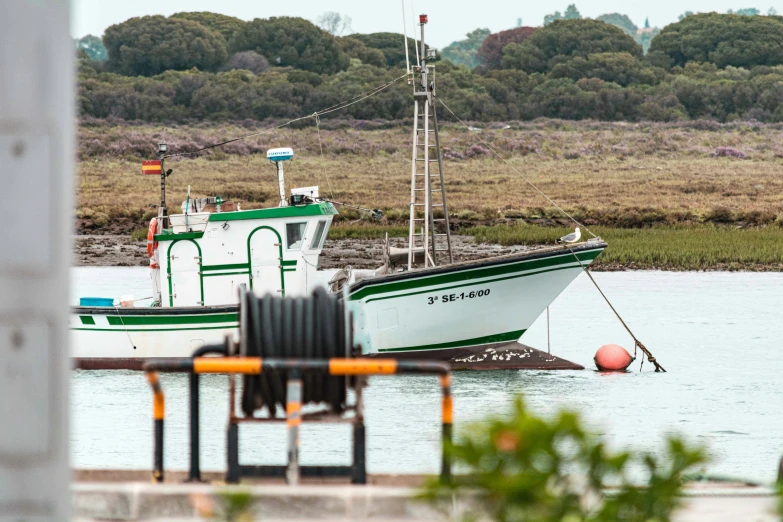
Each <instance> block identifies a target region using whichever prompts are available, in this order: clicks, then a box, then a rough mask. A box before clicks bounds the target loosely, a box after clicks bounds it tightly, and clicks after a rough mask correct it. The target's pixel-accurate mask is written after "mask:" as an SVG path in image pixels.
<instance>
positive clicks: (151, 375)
mask: <svg viewBox="0 0 783 522" xmlns="http://www.w3.org/2000/svg"><path fill="white" fill-rule="evenodd" d="M147 380H148V381H149V383H150V386H152V418H153V419H154V424H155V457H154V462H153V468H152V480H153V481H155V482H163V419H164V418H165V416H166V407H165V402H166V401H165V399H164V396H163V388H161V386H160V379H159V377H158V373H157V372H147Z"/></svg>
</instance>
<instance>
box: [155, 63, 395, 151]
mask: <svg viewBox="0 0 783 522" xmlns="http://www.w3.org/2000/svg"><path fill="white" fill-rule="evenodd" d="M407 76H408V73H407V72H406V73H405V74H403V75H402V76H399V77H397V78H395V79H393V80H390V81H388V82H386V83H384V84H383V85H381V86H379V87H376V88H375V89H373V90H371V91H366V92H363V93H359V94H357V95H355V96H353V97H351V98H348V99H347V100H344V101H341V102H340V103H336V104H334V105H332V106H331V107H327V108H326V109H322V110H320V111H316V112H314V113H312V114H308V115H306V116H300V117H298V118H294V119H293V120H289V121H287V122H285V123H281V124H280V125H277V126H275V127H272V128H270V129H264V130H261V131H258V132H253V133H251V134H247V135H245V136H239V137H237V138H231V139H230V140H225V141H221V142H220V143H213V144H212V145H207V146H205V147H201V148H199V149H196V150H191V151H186V152H174V153H171V154H166V155H165V156H163V158H164V159H165V158H173V157H176V156H191V155H193V154H198V153H199V152H203V151H205V150H208V149H214V148H215V147H222V146H223V145H228V144H229V143H234V142H235V141H241V140H246V139H248V138H254V137H256V136H261V135H263V134H269V133H271V132H274V131H276V130H278V129H282V128H283V127H287V126H288V125H291V124H292V123H296V122H298V121H302V120H306V119H308V118H317V117H318V116H323V115H324V114H329V113H331V112H335V111H339V110H341V109H345V108H347V107H350V106H351V105H354V104H356V103H359V102H360V101H363V100H366V99H367V98H370V97H371V96H375V95H376V94H378V93H379V92H381V91H383V90H384V89H387V88H389V87H391V86H392V85H393V84H395V83H397V82H398V81H400V80H402V79H403V78H406V77H407Z"/></svg>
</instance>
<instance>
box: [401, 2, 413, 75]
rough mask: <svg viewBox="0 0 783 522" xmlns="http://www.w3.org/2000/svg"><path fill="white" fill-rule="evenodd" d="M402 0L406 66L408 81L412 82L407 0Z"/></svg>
mask: <svg viewBox="0 0 783 522" xmlns="http://www.w3.org/2000/svg"><path fill="white" fill-rule="evenodd" d="M401 1H402V33H403V38H404V39H405V44H404V45H405V68H406V70H407V71H408V83H410V74H411V60H410V58H409V56H408V25H407V23H406V22H405V0H401Z"/></svg>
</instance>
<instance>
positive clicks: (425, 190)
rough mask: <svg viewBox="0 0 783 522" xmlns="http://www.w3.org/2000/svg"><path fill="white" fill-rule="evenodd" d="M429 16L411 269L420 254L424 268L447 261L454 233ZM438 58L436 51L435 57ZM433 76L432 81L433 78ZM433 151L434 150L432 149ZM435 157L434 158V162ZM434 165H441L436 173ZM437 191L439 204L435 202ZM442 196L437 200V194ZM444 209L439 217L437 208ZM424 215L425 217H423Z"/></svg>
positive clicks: (419, 99)
mask: <svg viewBox="0 0 783 522" xmlns="http://www.w3.org/2000/svg"><path fill="white" fill-rule="evenodd" d="M426 23H427V15H420V16H419V25H420V26H421V40H420V46H421V65H420V66H418V67H414V68H413V70H414V71H415V73H414V74H415V77H414V80H413V103H414V105H413V154H412V161H411V203H410V221H409V231H408V270H410V269H411V268H413V265H414V264H415V258H416V254H417V253H418V252H422V254H423V257H424V267H425V268H427V267H430V266H437V265H438V263H442V262H443V261H442V260H441V259H440V258H439V255H438V254H439V253H444V254H445V255H447V256H448V263H452V262H453V256H452V253H451V231H450V227H449V208H448V205H447V204H446V185H445V184H444V182H443V158H442V155H441V151H440V137H439V135H438V115H437V112H436V111H435V104H434V97H435V82H434V78H435V71H434V68H433V67H432V66H428V65H427V56H426V55H425V47H424V25H425V24H426ZM432 56H434V52H433V55H432ZM430 76H431V78H432V79H430ZM430 132H433V133H434V134H435V143H434V144H432V143H430ZM431 149H432V150H431ZM433 156H434V159H433ZM431 163H437V165H438V170H437V173H435V174H433V173H432V169H431V168H430V164H431ZM433 192H434V193H435V194H436V200H435V201H436V202H434V203H433V198H432V195H433ZM438 194H439V195H440V196H439V197H437V195H438ZM436 208H437V209H440V210H441V212H442V216H441V213H438V215H437V217H436V214H435V209H436ZM419 216H421V217H419Z"/></svg>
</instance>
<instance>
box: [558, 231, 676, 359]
mask: <svg viewBox="0 0 783 522" xmlns="http://www.w3.org/2000/svg"><path fill="white" fill-rule="evenodd" d="M565 247H566V248H567V249H568V250H569V251H570V252H571V255H573V256H574V259H576V262H577V263H579V266H580V267H582V270H584V272H585V274H587V277H589V278H590V281H592V282H593V285H595V288H596V290H598V293H600V294H601V297H603V298H604V301H606V304H608V305H609V308H611V309H612V312H614V315H616V316H617V319H619V320H620V323H621V324H622V325H623V328H625V331H626V332H628V335H630V336H631V338H632V339H633V342H634V347H633V356H634V358H636V349H637V348H639V349H640V350H641V351H642V352H644V354H645V355H647V360H648V361H650V362H651V363H652V364H653V365H655V371H656V372H664V373H666V370H665V369H664V367H663V366H661V365H660V364H659V363H658V361H657V360H656V359H655V357H653V354H652V353H651V352H650V350H648V349H647V347H646V346H644V344H642V342H641V341H640V340H639V339H638V338H637V337H636V336H635V335H634V334H633V332H632V331H631V329H630V328H629V327H628V325H627V324H626V323H625V321H624V320H623V318H622V317H621V316H620V313H619V312H618V311H617V310H616V309H615V307H614V305H612V302H611V301H609V298H608V297H606V294H605V293H604V291H603V290H601V287H600V286H598V282H597V281H596V280H595V279H594V278H593V274H591V273H590V270H588V269H587V267H586V266H585V265H584V264H583V263H582V260H581V259H579V257H578V256H577V255H576V253H575V252H574V251H573V250H572V249H571V247H570V246H568V245H565ZM643 365H644V357H642V364H641V365H640V366H639V371H642V366H643Z"/></svg>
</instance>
